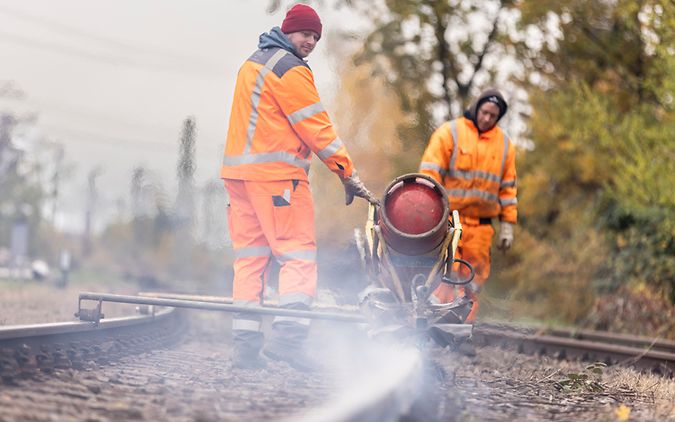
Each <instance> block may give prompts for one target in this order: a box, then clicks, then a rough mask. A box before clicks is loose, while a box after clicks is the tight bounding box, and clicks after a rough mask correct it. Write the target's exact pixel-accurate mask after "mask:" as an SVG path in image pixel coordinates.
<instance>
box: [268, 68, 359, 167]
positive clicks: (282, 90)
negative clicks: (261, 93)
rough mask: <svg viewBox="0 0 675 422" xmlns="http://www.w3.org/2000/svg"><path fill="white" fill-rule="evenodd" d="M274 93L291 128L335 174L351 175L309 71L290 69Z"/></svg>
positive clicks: (347, 161)
mask: <svg viewBox="0 0 675 422" xmlns="http://www.w3.org/2000/svg"><path fill="white" fill-rule="evenodd" d="M274 96H275V99H276V100H277V103H278V104H279V107H281V109H282V111H283V112H284V114H285V115H286V117H287V118H288V120H289V122H290V124H291V126H292V127H293V130H294V131H295V132H296V133H297V134H298V136H299V137H300V139H302V141H303V142H304V143H305V144H306V145H307V146H308V147H309V148H310V149H311V150H312V151H313V152H314V153H315V154H316V155H317V156H318V157H319V158H320V159H321V161H323V163H324V164H325V165H326V166H327V167H328V168H329V169H330V170H331V171H332V172H333V173H335V174H337V175H338V176H340V177H349V176H351V175H352V172H353V171H354V165H353V163H352V159H351V157H350V156H349V153H348V152H347V147H346V146H345V145H344V143H343V142H342V140H341V139H340V138H338V136H337V134H336V133H335V129H334V127H333V123H332V122H331V120H330V118H329V117H328V113H327V112H326V110H325V109H324V108H323V105H322V104H321V99H320V98H319V93H318V92H317V90H316V86H315V85H314V76H313V74H312V71H311V70H310V69H309V68H307V67H304V66H296V67H294V68H293V69H290V70H289V71H288V72H286V73H285V74H284V76H283V77H282V78H281V81H280V83H279V86H278V87H277V89H276V90H275V95H274Z"/></svg>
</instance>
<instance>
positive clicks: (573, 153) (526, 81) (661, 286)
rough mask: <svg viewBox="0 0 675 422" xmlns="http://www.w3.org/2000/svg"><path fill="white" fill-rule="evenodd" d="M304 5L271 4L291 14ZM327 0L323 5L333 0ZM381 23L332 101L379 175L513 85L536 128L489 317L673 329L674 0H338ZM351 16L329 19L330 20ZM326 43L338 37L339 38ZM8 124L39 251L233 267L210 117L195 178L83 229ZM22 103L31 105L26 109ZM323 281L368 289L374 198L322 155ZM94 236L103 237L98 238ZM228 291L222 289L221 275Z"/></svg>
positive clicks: (520, 133)
mask: <svg viewBox="0 0 675 422" xmlns="http://www.w3.org/2000/svg"><path fill="white" fill-rule="evenodd" d="M288 5H290V2H284V1H270V2H269V10H270V11H275V10H278V9H280V8H283V7H286V6H288ZM315 5H316V4H315ZM318 6H319V10H321V7H324V8H327V7H341V8H348V9H350V10H351V11H352V12H354V13H355V15H356V16H359V17H360V18H361V19H362V20H363V21H364V22H365V24H366V29H365V30H364V31H362V32H355V33H350V32H341V33H340V37H332V42H331V44H330V45H328V46H327V48H329V49H330V50H331V51H332V52H333V56H334V60H335V69H337V72H338V77H339V80H340V88H339V95H337V96H336V98H335V101H334V103H333V104H332V106H331V116H332V117H333V119H334V121H335V122H336V124H337V126H338V132H339V133H340V136H341V137H342V138H343V139H345V140H346V141H347V143H348V145H349V148H350V152H351V154H352V156H353V158H354V161H355V162H356V164H357V167H358V168H359V172H360V174H361V175H362V178H363V179H364V180H365V181H366V182H367V184H368V185H369V186H371V187H373V189H374V190H376V191H378V192H381V191H382V190H383V189H384V187H385V186H386V185H387V184H388V182H389V181H390V180H391V179H392V178H394V177H395V176H397V175H400V174H403V173H408V172H413V171H416V170H417V167H418V165H419V159H420V156H421V152H422V151H423V149H424V147H425V146H426V143H427V140H428V138H429V135H430V134H431V132H432V131H433V130H434V128H435V127H437V126H438V125H439V124H441V123H442V122H443V121H445V120H447V119H449V118H452V117H453V116H457V115H459V114H460V113H461V112H462V110H463V109H465V108H466V107H467V105H468V104H469V103H470V102H471V101H472V99H473V98H474V97H475V96H476V95H477V94H478V93H479V92H480V91H481V90H483V89H484V88H486V87H489V86H497V87H498V88H500V89H501V90H502V91H503V92H504V93H505V94H506V96H507V98H508V100H509V102H510V111H509V114H508V115H507V116H506V118H505V119H504V120H503V121H502V122H501V124H502V126H503V127H505V128H506V129H507V131H509V133H510V134H511V135H512V138H513V139H514V140H515V141H516V142H517V144H518V147H519V148H518V158H517V160H518V174H519V180H518V188H519V194H518V197H519V198H518V199H519V225H518V228H517V232H516V242H515V245H514V248H513V249H512V250H511V251H509V252H508V253H506V254H501V253H499V254H498V253H496V252H497V251H496V250H495V251H493V252H494V253H493V258H494V269H493V275H492V277H491V280H490V282H489V283H488V291H487V292H486V299H485V303H486V306H485V307H484V311H485V314H484V315H485V316H492V317H502V318H503V317H508V318H530V319H537V320H545V321H550V322H555V323H561V324H581V325H584V326H588V327H595V328H602V329H614V330H623V331H629V332H634V333H643V334H655V333H658V334H661V335H665V336H673V333H675V312H674V311H673V303H675V241H674V239H675V114H674V107H675V93H674V92H675V48H674V47H673V46H675V3H673V2H672V1H657V0H640V1H632V0H631V1H629V0H613V1H609V0H588V1H586V0H569V1H565V2H558V1H554V0H519V1H518V0H514V1H510V0H474V1H469V0H447V1H429V0H379V1H368V0H334V1H328V0H326V1H324V2H321V3H319V4H318ZM337 27H339V25H334V24H332V23H331V22H325V28H326V30H328V31H339V28H337ZM322 42H323V41H322ZM2 118H3V119H4V120H3V124H2V125H0V128H2V131H0V158H1V160H0V165H1V167H0V170H1V172H0V174H1V175H2V178H0V189H1V194H0V241H1V243H0V244H2V245H5V244H7V243H8V238H9V236H10V231H11V227H12V225H13V224H15V222H16V221H18V220H22V219H23V220H26V221H29V225H30V227H32V228H33V230H31V232H30V233H31V236H30V250H31V252H32V253H33V254H35V255H40V256H44V257H46V258H47V259H48V260H49V261H50V262H52V263H56V262H57V261H58V252H59V251H58V248H57V247H55V245H69V247H70V248H71V249H72V250H81V251H82V253H77V254H76V256H75V260H76V264H78V265H80V266H81V267H84V268H86V269H87V270H92V269H94V270H96V271H103V272H112V273H115V274H118V275H120V276H123V277H125V278H129V279H133V280H137V281H141V282H142V283H144V285H145V286H153V287H157V288H167V289H174V290H181V287H182V286H184V284H183V281H184V280H191V284H190V286H191V288H193V289H198V290H203V291H208V292H211V293H213V292H214V289H222V285H223V280H226V279H228V277H229V271H231V270H229V266H228V265H229V264H230V263H231V252H230V250H229V249H228V247H227V243H228V242H227V231H226V229H225V226H224V224H223V223H224V218H225V216H224V212H223V207H224V204H225V201H226V198H225V197H224V193H223V189H222V187H221V185H220V183H219V181H217V180H215V181H213V182H212V183H209V184H207V185H205V186H201V187H198V186H195V184H194V181H193V180H192V178H193V174H194V162H193V158H192V157H193V154H194V145H195V144H194V142H195V139H196V136H197V126H196V122H194V120H193V119H190V118H188V119H186V121H185V123H184V128H183V132H182V133H181V134H180V136H178V137H177V138H178V157H179V158H178V160H177V168H176V175H177V178H178V181H179V183H178V186H179V188H178V191H177V192H176V193H171V192H167V191H166V189H165V188H164V187H163V185H162V183H161V182H158V181H157V180H154V179H153V174H152V170H151V169H148V168H143V167H138V168H137V169H136V171H135V172H134V174H133V175H131V176H130V180H129V181H125V183H128V184H129V196H130V198H131V199H130V201H131V204H132V206H131V208H132V213H131V216H128V217H126V218H120V219H118V221H115V222H114V223H113V224H110V225H109V226H108V227H107V228H106V229H105V230H104V231H103V232H102V233H101V234H100V235H96V236H93V235H92V238H91V239H89V241H91V242H92V243H91V248H90V250H88V249H87V248H84V247H83V243H82V240H81V239H79V238H77V239H75V238H71V237H68V236H66V235H63V234H60V233H56V232H55V231H54V230H53V228H52V225H51V224H50V223H51V222H50V221H49V219H48V218H46V216H45V215H44V210H45V208H48V204H49V201H50V194H51V193H50V192H47V191H45V189H44V188H43V187H41V186H44V184H41V183H40V174H41V171H42V173H44V169H40V168H39V166H38V165H36V164H35V163H32V162H31V160H30V159H29V157H25V156H24V155H22V154H21V153H18V152H17V150H16V148H14V147H13V146H12V139H13V138H12V131H13V128H14V127H15V126H16V124H15V123H16V121H18V120H17V119H19V118H18V117H17V116H11V115H3V116H2ZM12 119H13V120H12ZM311 178H312V184H313V187H314V189H315V198H316V208H317V231H318V237H319V240H320V253H319V256H320V258H321V267H320V268H321V277H322V278H321V279H322V282H325V283H326V284H330V285H332V286H333V287H337V288H340V287H345V285H348V286H351V287H357V286H358V285H359V283H360V281H359V278H358V275H357V274H356V273H357V271H356V268H357V265H356V264H355V263H354V258H355V256H354V252H353V249H352V248H350V245H349V242H350V240H351V238H352V228H354V227H360V226H362V225H363V224H364V222H365V221H364V220H365V214H366V213H365V204H363V203H362V201H361V202H358V203H356V204H355V205H353V206H352V207H350V208H343V207H342V206H341V203H342V187H341V186H340V184H339V182H338V181H337V180H336V179H335V177H334V176H333V175H332V174H330V173H329V172H327V171H326V170H325V169H323V168H321V166H320V165H319V164H318V163H316V164H315V165H314V167H313V170H312V174H311ZM87 251H88V252H87ZM217 291H219V292H220V291H221V290H217Z"/></svg>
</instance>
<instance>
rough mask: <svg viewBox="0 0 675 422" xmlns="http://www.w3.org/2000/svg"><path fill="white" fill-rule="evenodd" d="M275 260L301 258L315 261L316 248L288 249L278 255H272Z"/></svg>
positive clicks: (284, 260) (282, 260) (283, 260)
mask: <svg viewBox="0 0 675 422" xmlns="http://www.w3.org/2000/svg"><path fill="white" fill-rule="evenodd" d="M274 257H275V258H276V259H277V261H279V262H280V263H281V262H286V261H291V260H295V259H297V260H301V261H316V249H312V250H306V249H305V250H299V251H288V252H284V253H282V254H279V255H274Z"/></svg>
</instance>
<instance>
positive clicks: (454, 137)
mask: <svg viewBox="0 0 675 422" xmlns="http://www.w3.org/2000/svg"><path fill="white" fill-rule="evenodd" d="M450 132H451V133H452V157H451V158H450V167H449V169H450V170H453V169H454V168H455V161H457V150H458V149H459V138H458V137H457V120H453V121H451V122H450Z"/></svg>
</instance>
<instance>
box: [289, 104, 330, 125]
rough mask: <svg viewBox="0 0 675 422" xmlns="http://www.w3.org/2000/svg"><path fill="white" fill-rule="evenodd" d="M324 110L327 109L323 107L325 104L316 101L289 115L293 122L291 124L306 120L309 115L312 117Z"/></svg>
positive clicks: (290, 120)
mask: <svg viewBox="0 0 675 422" xmlns="http://www.w3.org/2000/svg"><path fill="white" fill-rule="evenodd" d="M322 111H325V110H324V108H323V104H321V102H316V103H314V104H310V105H308V106H307V107H303V108H301V109H300V110H298V111H296V112H294V113H292V114H291V115H290V116H288V121H289V122H291V125H294V124H296V123H298V122H301V121H303V120H305V119H306V118H308V117H312V116H314V115H315V114H319V113H321V112H322Z"/></svg>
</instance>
